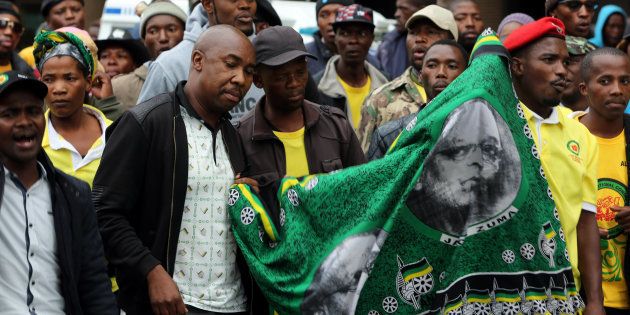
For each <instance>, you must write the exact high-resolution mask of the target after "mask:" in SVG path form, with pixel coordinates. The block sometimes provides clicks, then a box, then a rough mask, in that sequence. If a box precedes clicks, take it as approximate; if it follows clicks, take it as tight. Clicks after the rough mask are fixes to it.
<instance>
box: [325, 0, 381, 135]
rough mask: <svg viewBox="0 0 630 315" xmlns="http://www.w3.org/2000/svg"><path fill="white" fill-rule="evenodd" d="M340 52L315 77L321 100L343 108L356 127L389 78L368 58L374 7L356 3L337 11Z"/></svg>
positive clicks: (335, 25) (372, 35)
mask: <svg viewBox="0 0 630 315" xmlns="http://www.w3.org/2000/svg"><path fill="white" fill-rule="evenodd" d="M333 29H334V30H335V46H336V47H337V52H338V53H339V54H338V55H336V56H333V57H332V58H330V60H328V63H327V64H326V68H325V69H324V71H323V72H322V73H320V75H317V76H316V77H315V78H314V79H315V81H316V82H319V85H318V89H319V92H320V101H321V104H324V105H331V106H335V107H338V108H340V109H341V110H343V111H344V112H345V113H346V115H347V116H348V120H349V121H350V123H351V124H352V126H353V128H354V129H355V131H356V129H357V128H358V126H359V122H360V121H361V107H362V105H363V101H364V100H365V99H366V97H367V96H368V95H369V94H370V92H372V91H374V90H375V89H376V88H378V87H380V86H382V85H384V84H385V83H387V78H385V76H384V75H383V74H382V73H381V72H379V71H378V70H377V69H376V68H375V67H374V66H372V65H371V64H369V63H368V62H367V61H366V58H367V55H368V51H369V49H370V46H371V45H372V41H373V40H374V18H373V11H372V9H370V8H366V7H364V6H361V5H358V4H353V5H351V6H347V7H343V8H341V9H340V10H339V11H337V16H336V18H335V23H333Z"/></svg>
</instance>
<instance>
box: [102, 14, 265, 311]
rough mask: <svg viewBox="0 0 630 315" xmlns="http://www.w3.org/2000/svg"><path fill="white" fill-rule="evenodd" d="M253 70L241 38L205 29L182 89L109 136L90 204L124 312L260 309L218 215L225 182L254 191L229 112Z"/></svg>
mask: <svg viewBox="0 0 630 315" xmlns="http://www.w3.org/2000/svg"><path fill="white" fill-rule="evenodd" d="M254 62H255V54H254V49H253V47H252V44H251V43H250V41H249V40H248V39H247V37H245V36H244V35H243V33H242V32H240V31H239V30H237V29H236V28H234V27H231V26H227V25H219V26H213V27H210V28H209V29H208V30H207V31H205V32H204V33H202V35H201V36H200V38H199V40H198V41H197V43H196V44H195V47H194V49H193V53H192V57H191V67H190V74H189V77H188V81H182V82H180V83H179V84H178V85H177V87H176V89H175V91H173V92H171V93H168V94H161V95H158V96H156V97H154V98H153V99H151V100H149V101H147V102H145V103H143V104H140V105H138V106H136V107H134V108H133V109H131V110H130V111H129V112H127V113H125V114H124V115H123V116H122V117H121V119H119V120H118V121H117V122H116V123H115V124H114V125H112V127H111V128H110V129H109V130H108V136H109V137H108V143H107V146H106V148H105V151H104V153H103V158H102V161H101V166H100V167H99V170H98V172H97V174H96V178H95V180H94V190H93V199H94V203H95V206H96V209H97V214H98V218H99V224H100V228H101V233H102V235H103V239H104V243H105V248H106V252H107V257H108V259H109V261H110V263H112V264H113V265H114V266H115V267H116V269H117V278H118V281H119V286H120V295H119V299H120V304H121V306H122V308H123V309H124V310H125V311H126V312H127V314H145V313H150V312H151V311H153V312H154V313H156V314H184V313H187V314H227V313H229V314H245V313H246V312H248V311H249V312H252V311H257V310H259V309H261V306H260V305H258V306H252V303H254V297H253V296H252V295H253V294H252V292H253V291H252V288H250V287H251V286H252V283H251V282H252V280H251V277H250V276H249V275H248V274H246V272H247V271H246V269H243V268H239V266H237V258H238V257H237V255H238V254H239V252H238V248H237V246H236V242H235V240H234V237H233V235H232V233H231V230H230V224H229V218H228V215H227V212H226V203H227V198H228V190H229V189H228V187H229V186H230V185H231V184H232V183H234V182H235V181H236V182H237V183H248V184H251V185H253V186H257V183H256V182H255V181H253V180H251V179H247V178H240V173H241V172H242V171H243V169H244V165H245V163H244V157H243V154H242V152H241V144H240V142H239V138H238V136H237V135H236V130H235V129H234V127H233V126H232V125H231V124H230V122H229V118H230V117H229V114H228V112H229V110H230V109H232V108H233V107H234V106H235V105H236V104H238V102H240V100H241V99H242V98H243V96H244V95H245V93H246V92H247V91H248V89H249V87H250V85H251V83H252V76H253V67H254ZM235 178H236V180H235ZM248 302H249V303H248ZM263 308H264V306H263Z"/></svg>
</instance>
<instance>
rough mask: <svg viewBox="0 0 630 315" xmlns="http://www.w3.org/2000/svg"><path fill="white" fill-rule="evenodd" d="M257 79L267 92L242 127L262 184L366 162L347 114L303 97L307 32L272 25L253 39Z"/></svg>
mask: <svg viewBox="0 0 630 315" xmlns="http://www.w3.org/2000/svg"><path fill="white" fill-rule="evenodd" d="M254 47H255V48H256V58H257V65H256V74H255V75H254V84H256V85H257V86H258V87H259V88H262V89H264V90H265V96H264V97H263V98H262V99H261V100H260V101H259V102H258V104H256V107H255V109H254V110H253V111H251V112H249V113H248V114H247V115H246V116H245V117H243V119H242V120H241V123H240V125H239V127H238V133H239V136H240V138H241V141H242V142H243V147H244V151H245V156H246V160H247V167H246V170H247V171H246V174H245V175H247V176H248V177H251V178H253V179H256V180H257V181H258V182H259V184H260V185H261V186H265V185H267V184H270V183H273V182H275V181H276V180H279V179H282V178H283V177H284V176H285V175H289V176H295V177H299V176H305V175H309V174H316V173H327V172H331V171H334V170H338V169H341V168H345V167H349V166H353V165H358V164H362V163H364V162H365V161H366V160H365V156H364V155H363V152H362V151H361V148H360V146H359V142H358V140H357V137H356V136H355V134H354V131H353V130H352V126H351V125H350V123H349V122H348V120H347V119H346V116H345V114H344V113H343V112H342V111H341V110H339V109H337V108H333V107H329V106H325V105H322V106H320V105H318V104H314V103H311V102H309V101H307V100H305V99H304V93H305V89H306V83H307V80H308V72H307V70H306V57H309V58H315V57H313V55H311V54H309V53H307V52H306V48H305V47H304V43H303V41H302V37H301V36H300V34H298V33H297V32H296V31H295V30H293V28H291V27H287V26H276V27H271V28H269V29H266V30H264V31H262V32H261V33H260V34H258V36H257V37H256V39H255V40H254Z"/></svg>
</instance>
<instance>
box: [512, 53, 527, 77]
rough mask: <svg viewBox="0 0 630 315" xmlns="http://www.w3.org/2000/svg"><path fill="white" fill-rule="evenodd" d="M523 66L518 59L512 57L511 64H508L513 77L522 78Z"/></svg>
mask: <svg viewBox="0 0 630 315" xmlns="http://www.w3.org/2000/svg"><path fill="white" fill-rule="evenodd" d="M524 68H525V65H524V64H523V61H522V60H521V58H519V57H512V62H511V63H510V70H511V71H512V73H513V74H514V75H515V76H518V77H520V76H522V75H523V71H524Z"/></svg>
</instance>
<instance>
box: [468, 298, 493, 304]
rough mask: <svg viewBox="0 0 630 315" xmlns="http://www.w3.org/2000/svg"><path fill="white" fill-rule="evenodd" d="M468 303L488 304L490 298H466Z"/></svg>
mask: <svg viewBox="0 0 630 315" xmlns="http://www.w3.org/2000/svg"><path fill="white" fill-rule="evenodd" d="M467 301H468V303H484V304H488V303H490V302H491V300H490V298H468V300H467Z"/></svg>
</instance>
